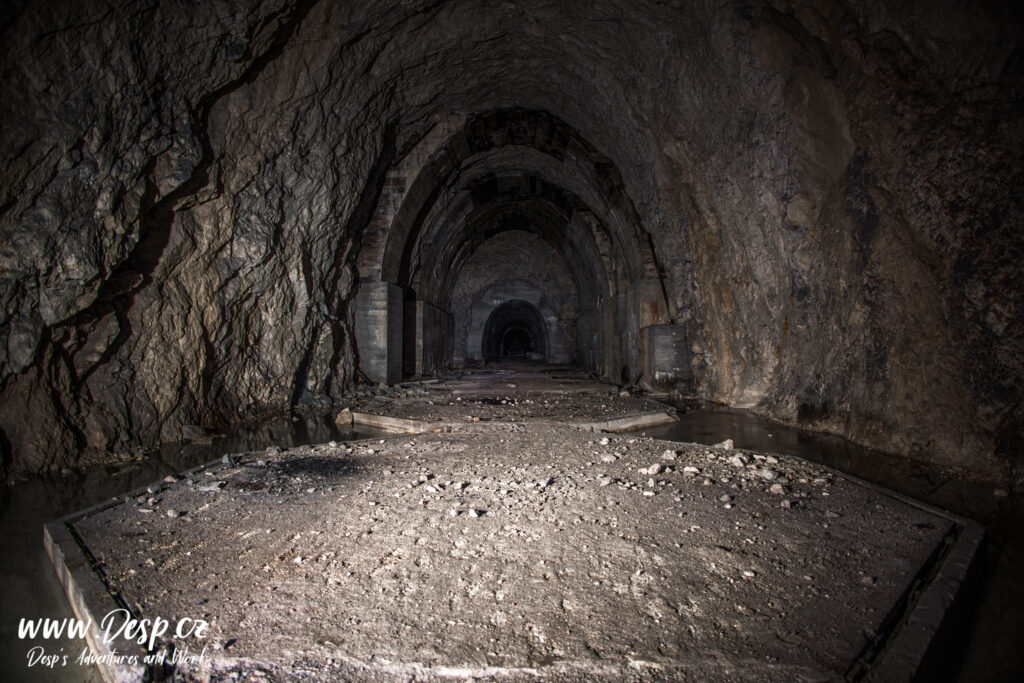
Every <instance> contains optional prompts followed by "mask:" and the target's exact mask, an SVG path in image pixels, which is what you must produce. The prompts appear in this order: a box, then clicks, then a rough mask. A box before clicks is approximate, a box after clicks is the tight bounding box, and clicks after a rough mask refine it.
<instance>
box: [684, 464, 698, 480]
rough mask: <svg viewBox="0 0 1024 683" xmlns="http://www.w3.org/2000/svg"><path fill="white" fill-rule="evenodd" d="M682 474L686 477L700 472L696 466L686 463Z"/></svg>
mask: <svg viewBox="0 0 1024 683" xmlns="http://www.w3.org/2000/svg"><path fill="white" fill-rule="evenodd" d="M683 474H685V475H686V476H688V477H696V476H697V475H698V474H700V470H699V469H697V468H696V467H693V466H692V465H687V466H686V467H684V468H683Z"/></svg>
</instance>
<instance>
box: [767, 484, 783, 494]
mask: <svg viewBox="0 0 1024 683" xmlns="http://www.w3.org/2000/svg"><path fill="white" fill-rule="evenodd" d="M768 490H769V491H770V492H771V493H774V494H775V495H782V494H784V493H785V492H786V487H785V486H783V485H782V484H772V486H771V488H770V489H768Z"/></svg>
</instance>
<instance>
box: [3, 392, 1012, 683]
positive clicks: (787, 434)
mask: <svg viewBox="0 0 1024 683" xmlns="http://www.w3.org/2000/svg"><path fill="white" fill-rule="evenodd" d="M643 433H645V434H647V435H648V436H653V437H656V438H660V439H667V440H674V441H684V442H693V443H703V444H714V443H718V442H720V441H723V440H725V439H732V440H733V441H734V443H735V446H736V447H737V448H747V449H752V450H758V451H764V452H771V453H782V454H786V455H794V456H798V457H802V458H806V459H808V460H812V461H815V462H818V463H821V464H823V465H827V466H829V467H832V468H835V469H837V470H840V471H843V472H846V473H848V474H852V475H854V476H856V477H859V478H862V479H865V480H867V481H870V482H873V483H875V484H880V485H882V486H885V487H888V488H891V489H893V490H896V491H898V492H900V493H903V494H905V495H909V496H911V497H914V498H917V499H919V500H922V501H924V502H926V503H929V504H932V505H935V506H938V507H942V508H945V509H948V510H950V511H952V512H955V513H957V514H960V515H964V516H968V517H972V518H974V519H976V520H978V521H980V522H982V523H983V524H985V525H986V528H987V529H988V532H989V539H990V540H989V545H990V547H989V564H988V567H987V569H986V574H985V578H986V581H985V584H984V585H983V586H982V588H981V591H980V594H979V595H977V596H976V599H975V601H976V603H977V605H976V608H975V610H974V611H973V612H972V613H970V614H969V615H968V617H969V619H967V620H965V623H964V624H963V630H962V631H961V634H960V637H961V638H963V639H964V642H963V643H962V644H961V647H960V648H957V650H958V651H959V652H960V653H961V655H962V660H963V661H962V662H961V663H959V667H958V666H957V664H958V663H957V662H954V663H953V665H951V667H950V669H949V671H950V680H962V681H972V680H1009V678H1008V676H1010V677H1012V675H1013V673H1015V672H1021V671H1024V651H1021V649H1020V648H1019V647H1018V645H1019V642H1018V638H1019V631H1018V630H1017V628H1016V627H1017V625H1018V624H1019V623H1020V616H1019V615H1020V614H1021V612H1022V609H1021V608H1022V607H1024V581H1022V580H1021V576H1022V575H1024V562H1022V560H1024V555H1022V552H1021V548H1022V547H1024V543H1022V542H1021V534H1022V529H1024V523H1022V520H1024V515H1022V514H1021V510H1020V505H1019V503H1018V502H1017V500H1016V498H1014V497H1012V496H1011V497H1009V498H1001V497H996V496H994V495H993V487H992V485H991V484H986V483H983V482H977V481H971V480H968V479H964V478H961V477H958V476H956V475H955V473H952V472H949V471H944V470H941V469H939V468H935V467H931V466H927V465H924V464H922V463H918V462H915V461H912V460H908V459H905V458H896V457H893V456H891V455H885V454H882V453H879V452H876V451H872V450H870V449H866V448H862V447H859V446H856V445H854V444H851V443H849V442H848V441H845V440H843V439H841V438H839V437H835V436H829V435H822V434H814V433H809V432H805V431H801V430H798V429H794V428H791V427H785V426H782V425H779V424H777V423H774V422H772V421H770V420H767V419H765V418H762V417H758V416H756V415H751V414H750V413H746V412H744V411H741V410H733V409H728V408H719V407H706V406H705V407H701V406H680V412H679V421H678V422H677V423H676V424H673V425H668V426H665V427H659V428H654V429H647V430H645V431H644V432H643ZM376 435H378V434H377V433H374V432H371V431H365V432H364V431H360V432H355V433H353V432H351V431H349V430H342V429H339V428H338V426H337V425H335V424H334V423H333V422H332V421H331V420H330V419H328V418H326V417H309V418H307V419H303V420H299V421H297V422H293V421H291V420H289V419H280V420H271V421H266V422H261V423H255V424H248V425H240V426H237V427H235V428H234V429H232V430H231V431H230V432H229V433H227V434H225V435H224V436H223V437H222V438H217V439H214V440H213V442H212V443H210V444H206V445H202V444H190V445H186V446H184V447H182V446H181V445H172V446H166V447H164V448H161V449H160V450H159V451H156V452H153V453H151V454H149V455H147V456H146V457H145V458H143V459H140V460H137V461H133V462H130V463H124V464H119V465H109V466H105V467H99V468H95V469H92V470H89V471H87V472H82V473H76V474H74V475H71V476H65V477H49V478H36V479H31V480H26V481H21V482H18V483H17V484H16V485H14V486H11V485H8V486H2V487H0V581H2V582H3V583H2V585H3V591H2V602H0V681H19V680H29V681H88V682H89V683H93V682H94V681H95V682H98V681H100V678H99V676H98V674H97V673H96V672H95V671H94V670H93V669H89V668H83V667H81V666H78V665H76V664H74V660H75V658H77V657H78V656H79V654H80V653H81V651H82V649H83V648H84V647H85V644H84V642H83V641H79V640H74V641H70V640H49V641H45V642H44V641H41V640H40V641H39V642H38V643H33V642H31V641H28V640H19V639H18V637H17V627H18V620H19V619H21V618H23V617H24V618H42V617H51V618H64V617H71V616H73V615H72V613H71V610H70V608H69V607H68V606H67V601H66V599H65V598H64V594H63V592H62V590H61V587H60V585H59V584H58V583H57V581H56V579H55V578H54V574H53V570H52V568H51V567H50V563H49V560H48V558H47V557H46V555H45V552H44V551H43V545H42V527H43V524H44V523H46V522H49V521H52V520H54V519H57V518H59V517H62V516H64V515H66V514H70V513H71V512H74V511H76V510H81V509H83V508H86V507H88V506H90V505H93V504H96V503H98V502H101V501H103V500H105V499H108V498H111V497H113V496H116V495H119V494H122V493H125V492H128V491H131V490H134V489H136V488H139V487H142V486H146V485H147V484H150V483H153V482H155V481H159V480H160V479H162V478H163V477H165V476H167V475H168V474H172V473H175V472H180V471H182V470H184V469H188V468H190V467H195V466H197V465H200V464H203V463H205V462H209V461H211V460H214V459H216V458H218V457H220V456H221V455H223V454H225V453H238V452H245V451H255V450H261V449H264V448H266V447H267V446H271V445H277V446H280V447H282V448H287V447H291V446H298V445H303V444H308V443H323V442H326V441H331V440H335V441H344V440H349V439H353V438H369V437H373V436H376ZM968 622H969V623H968ZM968 627H970V628H968ZM36 644H38V645H41V646H43V647H44V648H45V650H46V652H47V654H54V653H55V654H58V655H59V654H64V655H68V658H69V664H68V665H67V666H65V667H62V666H57V667H54V668H53V669H48V668H45V667H43V666H42V665H39V664H37V665H36V666H34V667H32V668H31V669H28V668H26V663H27V658H26V653H27V652H28V651H29V649H30V648H31V647H32V646H33V645H36Z"/></svg>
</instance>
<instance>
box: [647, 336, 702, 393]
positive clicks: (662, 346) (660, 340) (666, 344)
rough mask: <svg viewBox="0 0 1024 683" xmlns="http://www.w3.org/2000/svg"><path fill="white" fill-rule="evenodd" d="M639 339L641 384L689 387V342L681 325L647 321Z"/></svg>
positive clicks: (658, 387) (662, 387) (671, 388)
mask: <svg viewBox="0 0 1024 683" xmlns="http://www.w3.org/2000/svg"><path fill="white" fill-rule="evenodd" d="M640 339H641V343H640V356H641V358H640V362H641V367H642V368H643V371H644V372H643V379H642V381H641V383H642V384H643V386H644V388H646V389H648V390H650V391H659V392H669V391H679V392H686V391H688V390H690V389H691V388H692V387H693V371H692V369H691V367H690V344H689V341H688V340H687V338H686V332H685V330H684V329H683V327H682V325H649V326H647V327H645V328H644V329H643V330H641V331H640Z"/></svg>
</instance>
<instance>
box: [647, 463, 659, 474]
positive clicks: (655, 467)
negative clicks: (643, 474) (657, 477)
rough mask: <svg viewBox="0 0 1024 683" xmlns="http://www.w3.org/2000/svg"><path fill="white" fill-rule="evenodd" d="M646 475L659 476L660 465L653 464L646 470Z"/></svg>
mask: <svg viewBox="0 0 1024 683" xmlns="http://www.w3.org/2000/svg"><path fill="white" fill-rule="evenodd" d="M647 474H661V465H660V464H659V463H654V464H653V465H651V466H650V467H648V468H647Z"/></svg>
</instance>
